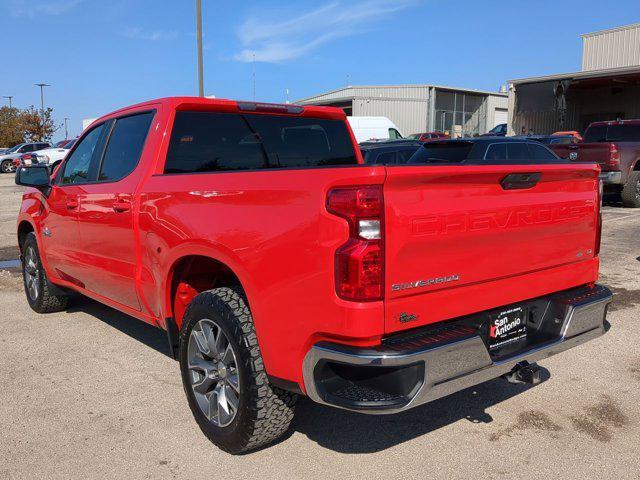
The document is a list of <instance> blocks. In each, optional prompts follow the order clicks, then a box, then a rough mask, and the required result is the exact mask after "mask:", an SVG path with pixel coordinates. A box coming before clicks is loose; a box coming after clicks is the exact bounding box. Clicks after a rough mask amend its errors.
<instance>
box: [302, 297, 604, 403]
mask: <svg viewBox="0 0 640 480" xmlns="http://www.w3.org/2000/svg"><path fill="white" fill-rule="evenodd" d="M611 299H612V295H611V292H610V291H609V289H607V288H606V287H604V286H601V285H596V286H595V287H593V288H591V287H580V288H576V289H571V290H568V291H564V292H560V293H556V294H552V295H549V296H546V297H543V298H539V299H534V300H531V301H528V302H523V304H525V305H531V306H532V307H531V308H532V309H533V308H534V307H533V306H534V305H535V306H536V307H535V308H538V310H539V311H540V314H538V315H537V317H536V318H533V316H532V320H531V321H532V325H534V326H535V328H536V335H537V337H535V338H536V339H535V340H533V341H532V342H528V343H527V344H526V345H525V346H524V347H523V348H521V349H520V350H516V351H510V352H508V353H507V354H506V355H502V356H496V355H495V354H493V355H492V354H491V353H490V351H489V348H488V347H487V343H486V341H485V338H486V334H485V333H483V332H484V331H483V328H484V327H483V326H482V325H483V324H484V323H483V321H482V319H485V318H487V317H488V312H483V313H480V314H477V315H474V316H471V317H465V318H464V319H458V320H454V321H452V322H447V323H446V324H445V325H443V326H439V327H437V328H433V327H431V329H419V330H417V331H413V332H409V333H406V334H400V335H397V336H394V337H391V338H389V339H386V340H385V341H383V343H382V344H381V345H379V346H377V347H371V348H358V347H351V346H346V345H341V344H336V343H329V342H320V343H317V344H315V345H314V346H313V347H312V348H311V349H310V350H309V352H308V353H307V355H306V356H305V359H304V364H303V375H304V382H305V389H306V392H307V395H308V396H309V397H310V398H311V399H312V400H314V401H316V402H318V403H323V404H327V405H332V406H336V407H339V408H343V409H347V410H354V411H358V412H362V413H373V414H375V413H395V412H400V411H403V410H407V409H409V408H412V407H415V406H418V405H421V404H424V403H427V402H430V401H433V400H436V399H438V398H441V397H444V396H447V395H450V394H452V393H454V392H457V391H460V390H463V389H465V388H468V387H471V386H473V385H477V384H479V383H483V382H486V381H488V380H491V379H494V378H497V377H500V376H503V375H504V376H507V377H509V375H511V376H512V378H513V379H514V380H515V381H518V380H520V381H525V382H530V383H535V380H536V370H535V368H531V367H533V365H529V364H535V362H537V361H539V360H542V359H545V358H548V357H550V356H552V355H555V354H556V353H560V352H562V351H564V350H568V349H569V348H573V347H575V346H577V345H580V344H582V343H585V342H587V341H589V340H592V339H594V338H597V337H599V336H601V335H603V334H604V333H605V332H606V331H607V330H608V328H609V324H608V322H607V321H606V312H607V306H608V305H609V303H610V302H611ZM523 368H524V369H525V370H524V371H522V372H519V373H518V371H519V370H520V369H523ZM527 368H528V370H526V369H527Z"/></svg>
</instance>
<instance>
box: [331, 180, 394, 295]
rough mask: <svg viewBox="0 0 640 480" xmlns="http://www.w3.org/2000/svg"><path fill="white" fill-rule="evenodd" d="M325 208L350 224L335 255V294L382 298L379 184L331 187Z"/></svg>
mask: <svg viewBox="0 0 640 480" xmlns="http://www.w3.org/2000/svg"><path fill="white" fill-rule="evenodd" d="M327 210H328V211H329V212H330V213H332V214H334V215H337V216H339V217H341V218H344V219H345V220H346V221H347V223H348V224H349V239H348V240H347V242H346V243H345V244H344V245H342V246H341V247H340V248H338V250H336V254H335V283H336V293H337V294H338V296H339V297H340V298H343V299H345V300H352V301H357V302H371V301H375V300H382V297H383V292H384V238H383V237H384V233H383V232H384V225H383V213H384V198H383V195H382V186H381V185H366V186H359V187H346V188H343V187H340V188H334V189H332V190H330V191H329V193H328V194H327Z"/></svg>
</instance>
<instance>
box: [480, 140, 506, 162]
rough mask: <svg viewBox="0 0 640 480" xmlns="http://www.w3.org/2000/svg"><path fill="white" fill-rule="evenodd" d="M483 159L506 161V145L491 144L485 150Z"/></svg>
mask: <svg viewBox="0 0 640 480" xmlns="http://www.w3.org/2000/svg"><path fill="white" fill-rule="evenodd" d="M485 158H486V159H487V160H493V161H505V160H506V159H507V144H506V143H492V144H491V145H489V148H487V153H486V155H485Z"/></svg>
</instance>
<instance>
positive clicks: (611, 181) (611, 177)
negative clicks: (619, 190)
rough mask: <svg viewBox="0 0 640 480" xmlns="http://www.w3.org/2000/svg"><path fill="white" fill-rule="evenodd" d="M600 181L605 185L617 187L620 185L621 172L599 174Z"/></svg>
mask: <svg viewBox="0 0 640 480" xmlns="http://www.w3.org/2000/svg"><path fill="white" fill-rule="evenodd" d="M600 180H602V183H603V184H605V185H619V184H621V183H622V172H600Z"/></svg>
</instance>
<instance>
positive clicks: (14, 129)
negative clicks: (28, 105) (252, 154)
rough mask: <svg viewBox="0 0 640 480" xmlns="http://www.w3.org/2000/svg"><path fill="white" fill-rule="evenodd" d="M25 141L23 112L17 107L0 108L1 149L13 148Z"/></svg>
mask: <svg viewBox="0 0 640 480" xmlns="http://www.w3.org/2000/svg"><path fill="white" fill-rule="evenodd" d="M23 141H24V128H23V123H22V112H21V111H20V110H18V109H17V108H15V107H14V108H9V107H0V147H13V146H14V145H17V144H18V143H22V142H23Z"/></svg>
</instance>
